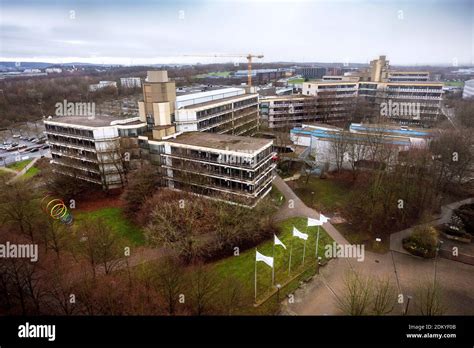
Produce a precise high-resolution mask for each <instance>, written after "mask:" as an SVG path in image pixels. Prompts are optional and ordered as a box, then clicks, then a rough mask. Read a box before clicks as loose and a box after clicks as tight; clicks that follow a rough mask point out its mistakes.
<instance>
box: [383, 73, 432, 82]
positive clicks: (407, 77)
mask: <svg viewBox="0 0 474 348" xmlns="http://www.w3.org/2000/svg"><path fill="white" fill-rule="evenodd" d="M429 80H430V73H429V72H428V71H389V73H388V82H427V81H429Z"/></svg>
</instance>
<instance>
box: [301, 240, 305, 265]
mask: <svg viewBox="0 0 474 348" xmlns="http://www.w3.org/2000/svg"><path fill="white" fill-rule="evenodd" d="M305 253H306V239H305V240H304V246H303V262H302V263H301V264H302V265H304V254H305Z"/></svg>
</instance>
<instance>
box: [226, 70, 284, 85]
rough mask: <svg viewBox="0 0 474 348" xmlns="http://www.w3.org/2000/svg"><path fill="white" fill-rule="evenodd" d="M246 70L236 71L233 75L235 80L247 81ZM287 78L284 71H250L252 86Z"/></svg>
mask: <svg viewBox="0 0 474 348" xmlns="http://www.w3.org/2000/svg"><path fill="white" fill-rule="evenodd" d="M247 76H248V70H238V71H236V72H235V73H234V77H235V78H239V79H242V80H244V79H245V81H246V80H247ZM286 76H287V70H286V69H252V82H254V84H265V83H268V82H270V81H273V80H278V79H280V78H282V77H286Z"/></svg>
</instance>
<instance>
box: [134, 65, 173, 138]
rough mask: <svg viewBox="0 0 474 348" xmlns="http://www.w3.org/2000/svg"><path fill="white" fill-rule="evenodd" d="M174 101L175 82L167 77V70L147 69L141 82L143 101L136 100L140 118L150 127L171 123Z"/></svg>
mask: <svg viewBox="0 0 474 348" xmlns="http://www.w3.org/2000/svg"><path fill="white" fill-rule="evenodd" d="M175 101H176V84H175V82H174V81H170V80H169V79H168V72H167V71H148V74H147V78H146V80H145V81H144V82H143V101H140V102H138V110H139V114H140V119H141V120H142V121H143V120H144V121H145V122H146V123H147V124H148V127H149V128H150V129H151V128H152V127H153V126H154V125H158V124H159V125H165V124H171V122H172V121H173V116H174V110H175ZM165 119H166V120H165Z"/></svg>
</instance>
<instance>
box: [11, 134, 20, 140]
mask: <svg viewBox="0 0 474 348" xmlns="http://www.w3.org/2000/svg"><path fill="white" fill-rule="evenodd" d="M19 137H21V135H20V134H15V135H13V138H14V139H18V138H19Z"/></svg>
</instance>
